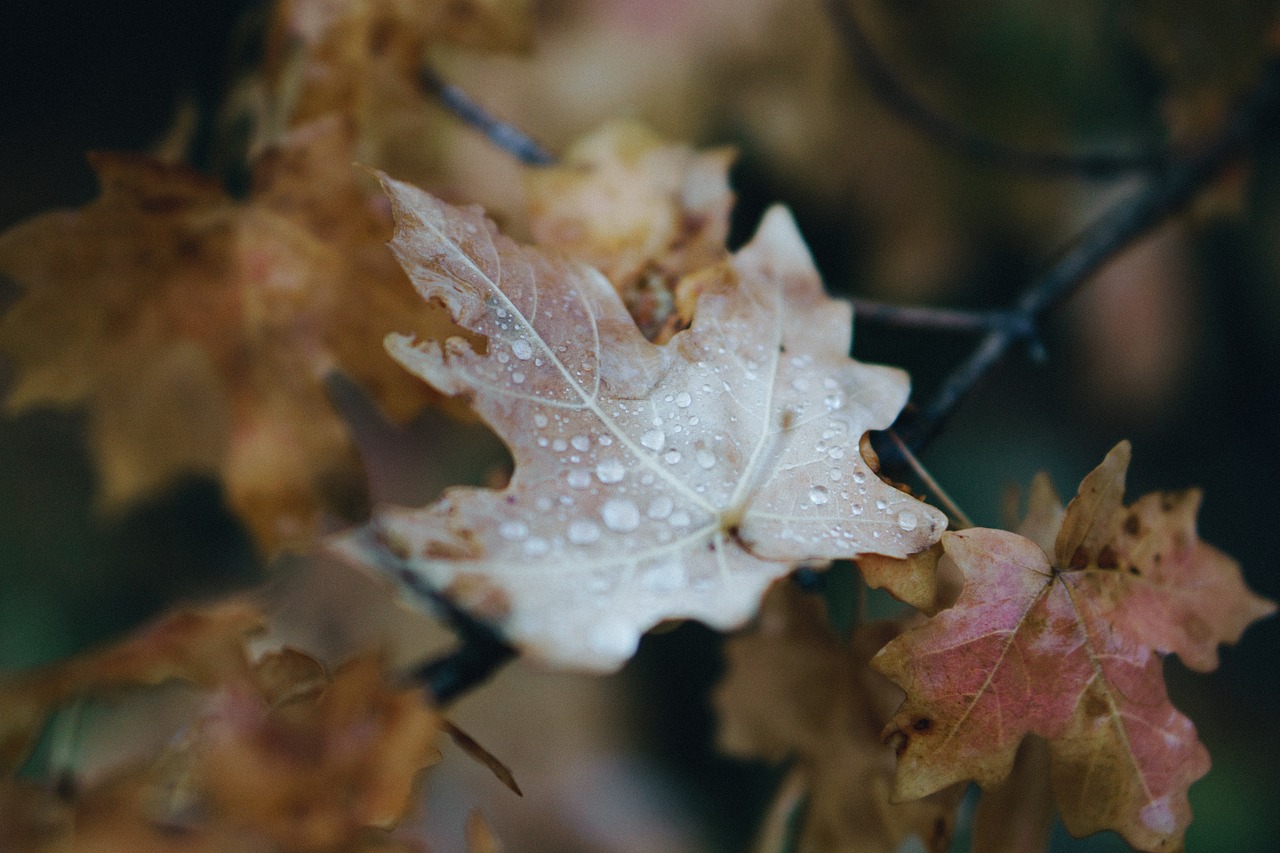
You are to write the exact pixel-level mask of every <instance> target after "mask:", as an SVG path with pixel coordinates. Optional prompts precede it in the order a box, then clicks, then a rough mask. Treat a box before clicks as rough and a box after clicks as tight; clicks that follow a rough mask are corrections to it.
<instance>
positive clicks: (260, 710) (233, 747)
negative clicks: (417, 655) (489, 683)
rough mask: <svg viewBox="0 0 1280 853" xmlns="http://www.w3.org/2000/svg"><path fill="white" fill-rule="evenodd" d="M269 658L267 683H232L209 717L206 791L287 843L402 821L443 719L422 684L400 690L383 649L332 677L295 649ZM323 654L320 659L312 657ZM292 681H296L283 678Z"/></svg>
mask: <svg viewBox="0 0 1280 853" xmlns="http://www.w3.org/2000/svg"><path fill="white" fill-rule="evenodd" d="M281 654H282V655H283V656H284V657H285V660H284V661H283V665H281V664H282V662H281V661H279V660H276V659H275V658H276V657H278V656H268V657H267V658H264V660H263V662H261V663H260V664H259V665H258V666H259V669H260V670H261V669H262V668H263V667H264V665H265V666H266V667H267V668H269V669H270V670H272V671H270V672H269V673H260V674H259V677H258V680H259V681H260V682H262V683H260V684H258V685H251V684H242V685H235V684H232V685H230V686H229V687H228V688H227V689H224V690H223V691H221V693H220V694H219V695H218V696H216V697H215V698H214V700H213V702H212V703H211V707H210V708H209V710H208V711H207V713H206V716H205V717H204V719H202V720H201V722H200V726H199V730H198V732H197V733H196V735H195V739H196V740H195V745H194V747H193V751H194V753H195V756H196V762H197V765H198V767H199V784H200V786H201V789H202V792H203V793H204V794H205V796H207V798H208V799H209V801H210V802H211V803H212V804H213V805H214V806H215V807H216V809H217V810H218V813H219V814H220V816H221V817H222V818H223V819H226V820H228V821H229V822H231V823H233V824H234V825H238V826H244V827H248V828H251V829H253V830H254V831H255V832H256V833H258V834H260V835H262V836H264V837H265V838H269V839H271V840H272V841H273V842H275V843H276V844H278V845H280V846H281V847H282V848H284V849H287V850H321V849H333V848H335V847H338V846H340V845H343V844H349V843H352V842H353V841H354V840H355V839H356V838H357V837H358V836H359V834H360V833H361V832H362V831H363V830H364V829H365V828H367V827H383V828H388V827H390V826H392V825H394V824H395V823H396V822H397V821H398V820H399V819H400V817H401V816H402V815H403V814H404V813H405V811H406V810H407V809H408V807H409V805H410V803H411V794H412V792H413V783H414V779H415V777H416V776H417V775H418V773H419V771H420V770H422V768H424V767H427V766H430V765H432V764H434V763H435V762H436V761H438V760H439V758H440V754H439V752H438V751H437V749H436V747H435V745H434V744H435V741H436V738H437V735H438V734H439V732H440V729H441V720H440V718H439V716H438V714H437V713H436V712H435V710H434V709H432V708H431V707H429V706H428V705H427V704H426V702H425V697H424V694H423V692H422V691H421V690H415V689H413V688H404V689H394V688H392V687H390V686H389V684H388V678H387V673H386V671H385V669H384V667H383V666H382V662H381V660H380V659H379V657H378V656H377V655H371V654H365V655H362V656H359V657H356V658H354V659H352V660H350V661H348V662H346V663H345V664H343V665H342V666H340V667H339V668H338V669H337V670H336V671H335V672H334V674H333V676H332V678H330V677H328V676H327V675H325V674H324V672H323V669H319V672H318V673H316V672H315V671H314V670H315V669H317V668H318V665H316V666H308V665H306V658H305V656H304V655H301V654H300V653H298V652H295V651H289V650H286V651H285V652H283V653H281ZM312 663H314V662H312ZM282 688H284V689H282Z"/></svg>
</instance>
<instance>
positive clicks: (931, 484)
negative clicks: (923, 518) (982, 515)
mask: <svg viewBox="0 0 1280 853" xmlns="http://www.w3.org/2000/svg"><path fill="white" fill-rule="evenodd" d="M888 432H889V439H890V440H891V441H892V442H893V443H894V445H896V446H897V448H898V452H900V453H901V454H902V455H903V457H904V458H905V459H906V460H907V464H908V465H910V466H911V470H912V471H914V472H915V474H916V476H917V477H919V478H920V479H921V481H923V482H924V484H925V486H926V487H927V488H928V489H929V491H931V492H933V494H934V496H935V497H937V499H938V500H939V501H940V502H941V503H942V505H943V506H944V507H946V509H947V512H949V513H951V518H952V519H954V520H955V521H956V522H957V523H958V524H959V525H960V527H961V528H965V527H973V521H972V520H970V518H969V516H968V515H967V514H966V513H965V511H964V510H962V509H961V508H960V505H959V504H957V503H956V502H955V501H953V500H952V499H951V495H949V494H947V490H946V489H944V488H942V484H941V483H939V482H938V481H937V480H935V479H933V475H932V474H930V473H929V469H927V468H925V467H924V465H922V464H920V460H919V459H917V458H916V455H915V454H914V453H912V452H911V448H910V447H907V444H906V442H904V441H903V440H902V439H901V438H900V437H899V436H898V434H897V433H896V432H894V431H893V430H889V431H888ZM952 529H953V530H954V529H956V528H952Z"/></svg>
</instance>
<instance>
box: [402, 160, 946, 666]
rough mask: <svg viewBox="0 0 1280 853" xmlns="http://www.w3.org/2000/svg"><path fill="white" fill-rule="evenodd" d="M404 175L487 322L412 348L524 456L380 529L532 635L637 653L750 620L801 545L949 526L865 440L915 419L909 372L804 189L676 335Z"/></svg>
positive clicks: (443, 578)
mask: <svg viewBox="0 0 1280 853" xmlns="http://www.w3.org/2000/svg"><path fill="white" fill-rule="evenodd" d="M384 185H385V186H386V188H387V192H388V193H389V194H390V196H391V199H392V203H393V206H394V210H395V215H396V223H397V225H396V236H395V239H394V240H393V242H392V248H393V250H394V251H395V253H396V256H397V257H398V258H399V259H400V261H401V263H402V264H403V265H404V267H405V269H406V271H407V272H408V273H409V275H410V277H411V278H412V279H413V281H414V284H415V285H416V286H417V287H418V289H419V291H420V292H421V293H422V295H423V296H424V297H425V298H428V299H439V300H440V301H442V302H443V303H444V304H445V305H446V306H447V307H448V308H449V310H450V312H451V314H452V315H453V317H454V318H455V320H456V321H457V322H458V324H459V325H461V326H463V327H464V328H466V329H468V330H470V331H472V332H474V333H476V334H479V335H482V336H484V337H485V338H486V339H487V348H486V350H485V352H483V353H481V352H477V351H476V350H475V349H473V347H472V346H471V345H470V344H469V343H467V342H466V341H463V340H461V339H458V338H453V339H450V340H449V341H448V342H447V343H446V344H445V345H444V346H443V347H441V346H440V345H439V344H436V343H432V342H428V343H425V344H418V345H415V344H414V343H413V341H412V339H410V338H408V337H406V336H403V335H392V336H390V337H389V338H388V340H387V346H388V349H389V350H390V352H391V354H392V355H393V356H394V357H395V358H396V359H397V360H399V361H400V362H401V363H402V364H403V365H404V366H405V367H406V368H408V369H409V370H410V371H412V372H413V373H415V374H417V375H418V376H420V377H422V378H423V379H425V380H426V381H427V382H429V383H430V384H431V385H433V386H434V387H435V388H437V389H439V390H441V391H443V392H445V393H447V394H458V395H465V396H466V397H467V398H468V399H469V400H470V402H471V404H472V406H473V408H474V409H475V410H476V411H477V412H478V413H479V414H480V416H481V417H482V418H483V419H484V420H485V421H486V422H487V423H489V424H490V425H491V426H492V427H493V428H494V429H495V430H496V431H497V432H498V434H499V435H500V437H502V439H503V440H504V441H505V442H506V443H507V445H508V446H509V447H510V448H511V452H512V455H513V457H514V459H515V462H516V468H515V473H514V475H513V477H512V479H511V482H510V484H509V485H508V487H507V488H506V489H505V490H503V491H495V490H484V489H454V490H451V491H450V492H448V493H446V496H445V497H444V499H442V500H441V501H440V502H438V503H436V504H434V505H432V506H430V507H427V508H425V509H423V510H417V511H409V510H406V511H395V510H388V511H384V512H382V513H381V514H380V516H379V527H380V529H381V530H382V531H383V533H384V534H385V536H386V538H387V540H388V542H389V544H390V545H391V546H392V547H393V548H394V549H395V550H396V551H397V552H398V553H401V554H403V555H404V556H405V557H406V558H408V559H409V560H411V561H412V564H413V568H414V571H416V572H418V573H419V574H420V575H422V576H423V577H424V578H425V579H426V580H427V581H429V582H430V583H431V584H433V585H434V586H436V587H437V588H440V589H443V590H445V592H446V593H447V594H449V595H451V596H453V597H454V598H455V599H457V600H459V601H460V602H461V603H462V604H463V605H464V606H467V607H469V608H471V609H472V610H474V611H476V612H477V613H479V614H480V615H482V616H484V617H486V618H489V619H492V620H493V621H494V622H495V623H496V624H498V625H499V627H500V628H501V629H502V630H503V631H504V633H505V634H506V635H507V636H508V637H509V638H510V639H511V640H512V641H514V642H516V643H518V644H520V645H521V646H523V647H524V648H525V649H526V650H527V651H529V652H531V653H533V654H535V655H536V656H538V657H541V658H543V659H546V660H548V661H552V662H554V663H557V664H561V665H571V666H578V667H584V668H589V669H596V670H608V669H612V668H616V667H617V666H619V665H621V664H622V662H624V661H625V660H626V659H627V658H628V657H630V656H631V654H632V653H633V652H634V651H635V648H636V644H637V642H638V640H639V637H640V634H641V633H642V632H643V631H645V630H647V629H648V628H650V627H652V626H653V625H654V624H656V623H657V622H659V621H661V620H663V619H671V618H685V617H691V618H697V619H701V620H703V621H705V622H707V623H708V624H710V625H712V626H715V627H719V628H726V627H731V626H734V625H737V624H739V623H741V622H742V621H743V620H745V619H746V618H748V617H749V616H750V615H751V614H752V613H753V612H754V611H755V609H756V606H757V604H758V601H759V599H760V596H761V594H762V593H763V592H764V590H765V588H766V587H767V586H768V584H769V583H770V581H772V580H773V579H774V578H776V577H779V576H781V575H783V574H786V573H787V572H788V571H789V570H790V568H791V566H792V565H794V564H795V563H796V562H798V561H801V560H825V559H832V558H840V557H851V556H854V555H857V554H861V553H867V552H879V553H887V554H893V555H897V556H905V555H906V554H909V553H912V552H915V551H918V550H921V549H922V548H925V547H927V546H928V545H929V544H931V543H932V542H934V541H936V539H937V536H938V533H939V531H941V530H942V528H943V526H944V518H943V516H942V514H941V513H940V512H938V511H937V510H935V509H932V508H930V507H928V506H926V505H924V504H922V503H920V502H919V501H917V500H915V499H914V498H911V497H909V496H907V495H904V494H903V493H901V492H899V491H897V490H896V489H893V488H890V487H889V486H887V485H885V484H884V483H882V482H881V481H880V480H879V479H878V478H877V477H876V476H875V475H874V474H873V473H872V472H871V470H870V469H869V468H868V466H867V464H866V463H865V461H864V460H863V459H862V457H861V455H860V454H859V452H858V449H857V448H858V439H859V438H860V437H861V435H862V434H863V433H864V432H866V431H867V430H869V429H877V428H883V427H885V426H887V425H888V424H889V423H891V422H892V420H893V418H894V417H895V416H896V414H897V413H898V411H899V409H900V408H901V406H902V404H903V402H904V401H905V399H906V396H907V392H908V383H907V377H906V375H905V374H904V373H903V372H901V371H899V370H895V369H892V368H886V367H878V366H869V365H863V364H860V363H858V362H856V361H853V360H852V359H850V358H849V356H848V352H849V345H850V338H851V319H852V317H851V315H852V309H851V307H850V306H849V305H848V304H846V303H841V302H837V301H835V300H832V299H830V298H828V297H827V296H826V295H825V294H824V293H823V291H822V286H821V282H820V281H819V278H818V275H817V272H816V271H815V270H814V268H813V262H812V259H811V258H810V257H809V253H808V250H807V249H806V248H805V245H804V242H803V241H802V239H801V238H800V235H799V234H798V233H797V231H796V228H795V223H794V221H793V220H792V219H791V216H790V214H788V213H787V212H786V211H785V210H783V209H781V208H775V209H774V210H772V211H770V212H769V214H768V215H767V216H766V217H765V220H764V222H763V224H762V225H761V227H760V231H759V233H758V234H757V236H756V238H755V239H754V240H753V241H752V243H751V244H750V245H749V246H747V247H746V248H744V249H743V250H742V251H740V252H739V253H737V254H736V255H735V256H734V257H733V259H732V268H731V269H732V273H733V275H732V276H731V281H729V282H726V283H725V285H724V286H721V287H719V288H715V289H708V290H706V291H704V292H703V293H702V295H701V296H700V299H699V302H698V308H697V312H696V316H695V318H694V323H693V326H692V327H691V328H690V329H688V330H686V331H683V332H680V333H679V334H677V335H676V336H675V337H673V338H672V339H671V341H670V342H669V343H667V344H666V345H664V346H657V345H654V344H651V343H650V342H648V341H647V340H645V338H644V337H643V336H642V335H641V334H640V332H639V330H638V329H637V328H636V324H635V322H634V321H633V320H632V319H631V317H630V316H629V315H628V314H627V312H626V309H625V308H624V307H623V305H622V302H621V300H620V299H619V298H618V295H617V293H616V292H615V291H614V289H613V287H612V286H611V285H610V284H609V282H608V281H607V280H605V279H604V277H603V276H601V275H600V274H599V273H598V272H596V271H595V270H593V269H591V268H590V267H586V266H583V265H581V264H578V263H573V262H568V261H564V260H559V259H555V258H551V257H548V256H545V255H543V254H541V253H539V252H537V251H536V250H533V249H528V248H522V247H519V246H517V245H516V244H514V243H513V242H512V241H510V240H509V239H507V238H505V237H503V236H502V235H500V234H499V233H498V232H497V229H496V227H495V226H494V225H493V224H492V223H490V222H488V221H487V220H485V218H484V217H483V215H482V214H481V212H480V211H479V210H478V209H477V208H454V207H451V206H449V205H446V204H444V203H443V202H441V201H439V200H437V199H435V198H433V197H431V196H430V195H428V194H426V193H424V192H422V191H421V190H418V189H415V188H413V187H411V186H409V185H407V184H402V183H398V182H396V181H392V180H390V179H384Z"/></svg>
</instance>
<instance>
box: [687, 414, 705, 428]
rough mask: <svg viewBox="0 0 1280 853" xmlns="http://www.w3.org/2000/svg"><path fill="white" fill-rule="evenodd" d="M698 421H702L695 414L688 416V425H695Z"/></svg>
mask: <svg viewBox="0 0 1280 853" xmlns="http://www.w3.org/2000/svg"><path fill="white" fill-rule="evenodd" d="M700 423H702V419H701V418H699V417H698V416H697V415H694V416H693V417H691V418H689V426H697V425H698V424H700Z"/></svg>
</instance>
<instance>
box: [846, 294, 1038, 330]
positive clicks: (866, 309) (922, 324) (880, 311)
mask: <svg viewBox="0 0 1280 853" xmlns="http://www.w3.org/2000/svg"><path fill="white" fill-rule="evenodd" d="M852 301H853V316H854V317H855V318H856V319H858V320H865V321H869V322H872V323H879V324H881V325H884V326H896V327H898V328H900V329H930V330H936V331H944V332H990V331H1006V332H1008V333H1009V334H1011V335H1013V336H1014V337H1016V338H1029V337H1031V336H1033V335H1034V334H1035V331H1036V329H1035V326H1034V325H1033V324H1031V323H1030V322H1028V320H1027V318H1026V317H1025V316H1023V315H1022V314H1021V313H1019V312H1017V311H962V310H955V309H951V308H928V307H918V306H914V305H912V306H905V305H885V304H884V303H881V302H872V301H871V300H869V299H854V300H852Z"/></svg>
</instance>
